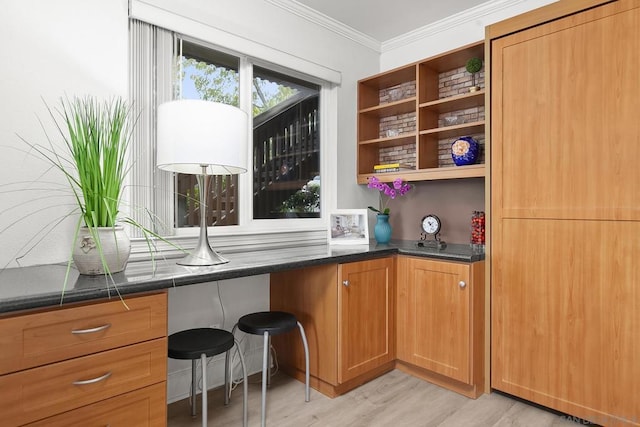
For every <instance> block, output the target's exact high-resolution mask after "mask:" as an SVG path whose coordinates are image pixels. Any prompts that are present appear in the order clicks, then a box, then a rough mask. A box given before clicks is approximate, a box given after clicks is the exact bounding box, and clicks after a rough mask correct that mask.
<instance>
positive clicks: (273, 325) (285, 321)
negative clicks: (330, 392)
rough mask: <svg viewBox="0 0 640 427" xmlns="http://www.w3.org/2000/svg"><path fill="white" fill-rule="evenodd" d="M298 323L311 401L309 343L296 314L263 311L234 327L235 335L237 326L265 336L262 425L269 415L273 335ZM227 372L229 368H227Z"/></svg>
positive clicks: (243, 318) (263, 425)
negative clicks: (268, 402) (268, 397)
mask: <svg viewBox="0 0 640 427" xmlns="http://www.w3.org/2000/svg"><path fill="white" fill-rule="evenodd" d="M296 325H297V326H298V329H299V330H300V336H301V338H302V344H303V345H304V359H305V399H304V400H305V402H308V401H309V345H308V344H307V335H306V334H305V332H304V328H303V327H302V324H300V322H298V319H296V316H295V315H293V314H292V313H287V312H284V311H261V312H258V313H251V314H246V315H244V316H242V317H241V318H240V319H238V323H236V325H235V326H234V327H233V330H232V333H233V334H234V335H235V331H236V328H237V329H240V330H241V331H242V332H245V333H247V334H252V335H262V336H263V337H264V350H263V352H262V421H261V425H262V427H265V426H266V418H267V417H266V415H267V383H268V382H269V381H270V378H269V377H270V376H271V375H270V374H271V357H270V355H271V352H270V349H271V336H272V335H279V334H283V333H285V332H289V331H291V330H293V329H295V327H296ZM226 370H227V372H228V371H229V368H228V367H227V368H226Z"/></svg>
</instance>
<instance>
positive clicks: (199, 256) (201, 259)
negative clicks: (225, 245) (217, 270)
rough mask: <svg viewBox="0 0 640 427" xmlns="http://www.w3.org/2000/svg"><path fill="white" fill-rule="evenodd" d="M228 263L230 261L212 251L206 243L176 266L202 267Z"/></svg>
mask: <svg viewBox="0 0 640 427" xmlns="http://www.w3.org/2000/svg"><path fill="white" fill-rule="evenodd" d="M227 262H229V260H228V259H226V258H225V257H223V256H222V255H220V254H219V253H218V252H216V251H214V250H213V249H211V247H210V246H209V245H208V244H206V243H205V244H204V245H200V244H199V245H198V247H197V248H195V249H194V250H193V252H191V253H190V254H189V255H187V256H186V257H184V258H182V259H181V260H180V261H178V262H177V263H176V264H178V265H190V266H197V267H202V266H207V265H218V264H225V263H227Z"/></svg>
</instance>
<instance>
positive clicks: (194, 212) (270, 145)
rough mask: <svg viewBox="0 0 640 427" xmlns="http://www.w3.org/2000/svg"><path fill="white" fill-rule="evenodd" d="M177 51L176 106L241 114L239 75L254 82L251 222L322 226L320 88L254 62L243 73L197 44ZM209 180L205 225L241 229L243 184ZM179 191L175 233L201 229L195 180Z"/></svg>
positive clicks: (186, 180) (183, 179)
mask: <svg viewBox="0 0 640 427" xmlns="http://www.w3.org/2000/svg"><path fill="white" fill-rule="evenodd" d="M179 49H180V52H179V54H178V55H177V58H178V73H177V78H176V98H182V99H203V100H207V101H215V102H221V103H225V104H230V105H235V106H240V103H241V96H242V95H243V90H242V88H241V84H240V81H241V80H242V78H241V73H249V74H250V75H251V90H250V93H251V109H252V116H253V123H252V127H253V138H252V139H253V151H252V153H253V156H252V171H253V177H252V186H253V192H252V194H253V198H252V201H251V205H252V206H253V217H252V218H253V219H255V220H262V219H280V218H291V217H295V218H320V132H319V112H318V106H319V99H320V86H319V85H318V84H315V83H311V82H308V81H305V80H304V79H301V78H299V77H296V76H293V75H290V74H288V73H286V72H283V71H275V70H272V69H269V68H268V67H266V66H257V65H253V64H252V63H251V62H247V66H246V67H242V71H241V65H240V62H241V61H240V57H237V56H234V55H232V54H229V53H225V52H221V51H219V50H216V49H212V48H209V47H206V46H204V45H201V44H198V43H196V42H192V41H188V40H181V41H180V43H179ZM246 92H249V90H246ZM209 179H210V180H211V182H210V185H209V188H210V189H211V191H210V194H208V195H207V212H206V215H207V224H211V225H216V226H224V225H239V223H240V222H239V218H240V216H239V205H240V203H239V200H240V197H243V192H242V188H241V187H240V184H239V182H238V181H239V179H238V176H232V175H230V176H212V177H209ZM174 185H175V193H176V197H175V200H176V205H175V209H174V212H175V226H176V227H177V228H184V227H198V226H199V224H200V214H201V212H200V207H199V203H198V200H199V188H198V185H197V180H196V177H195V176H193V175H182V174H177V175H176V178H175V184H174ZM245 194H246V193H245Z"/></svg>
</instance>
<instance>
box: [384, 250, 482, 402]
mask: <svg viewBox="0 0 640 427" xmlns="http://www.w3.org/2000/svg"><path fill="white" fill-rule="evenodd" d="M397 267H398V280H397V285H396V287H397V313H398V316H397V356H398V368H399V369H401V370H403V371H406V372H408V373H410V374H412V375H416V376H419V377H421V378H424V379H426V380H428V381H431V382H434V383H436V384H439V385H442V386H444V387H447V388H450V389H452V390H454V391H457V392H459V393H462V394H464V395H466V396H469V397H473V398H475V397H477V396H479V395H480V394H482V393H483V386H484V381H483V377H484V375H483V373H484V261H481V262H475V263H471V264H467V263H456V262H450V261H436V260H432V259H426V258H419V257H410V256H399V257H398V261H397Z"/></svg>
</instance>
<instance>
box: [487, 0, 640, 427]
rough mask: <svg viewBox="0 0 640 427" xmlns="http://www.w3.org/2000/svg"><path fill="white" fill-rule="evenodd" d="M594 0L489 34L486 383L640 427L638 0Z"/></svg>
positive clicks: (604, 421)
mask: <svg viewBox="0 0 640 427" xmlns="http://www.w3.org/2000/svg"><path fill="white" fill-rule="evenodd" d="M587 3H589V4H587ZM591 3H594V2H593V1H591V2H586V1H585V2H579V1H575V0H570V1H569V0H567V1H561V2H558V3H555V4H551V5H549V6H547V7H545V8H543V9H541V12H536V11H533V12H531V13H529V14H527V16H526V17H524V18H526V19H524V18H518V19H517V20H514V21H513V25H517V24H518V23H525V22H526V25H523V26H522V27H521V28H519V29H516V28H515V27H514V26H513V25H508V24H501V25H499V26H497V27H496V30H495V31H497V30H498V29H499V28H508V31H507V32H505V33H504V35H502V34H496V33H495V31H490V30H488V34H496V35H495V38H493V39H491V40H489V43H490V45H491V64H490V67H491V94H490V96H491V235H490V237H491V239H490V240H491V289H492V316H491V317H492V320H491V324H492V344H491V386H492V387H493V388H495V389H497V390H501V391H504V392H507V393H510V394H513V395H516V396H519V397H522V398H524V399H527V400H530V401H533V402H536V403H538V404H541V405H544V406H547V407H550V408H553V409H556V410H559V411H562V412H567V413H569V414H571V415H574V416H577V417H580V418H583V419H587V420H590V421H592V422H594V423H596V424H599V425H604V426H639V425H640V404H639V398H638V396H640V364H639V363H638V361H637V360H638V354H639V353H640V339H639V336H640V335H639V333H638V331H640V287H639V286H638V283H639V278H640V267H639V263H638V258H640V243H638V242H639V238H638V236H640V209H639V207H640V186H638V182H639V181H640V168H638V164H637V156H636V155H635V152H636V151H637V149H638V147H639V146H640V139H639V138H640V136H639V135H640V120H639V116H638V111H640V96H638V94H640V78H639V72H638V70H639V69H640V54H638V52H640V25H639V23H640V1H638V0H619V1H614V2H607V3H606V4H603V5H599V6H598V5H596V6H595V7H591V8H589V9H587V7H589V6H593V5H592V4H591ZM567 7H571V8H572V10H570V11H569V10H567ZM580 7H582V8H583V9H584V10H580ZM536 18H537V19H538V22H537V23H535V24H533V21H532V20H533V19H536Z"/></svg>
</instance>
